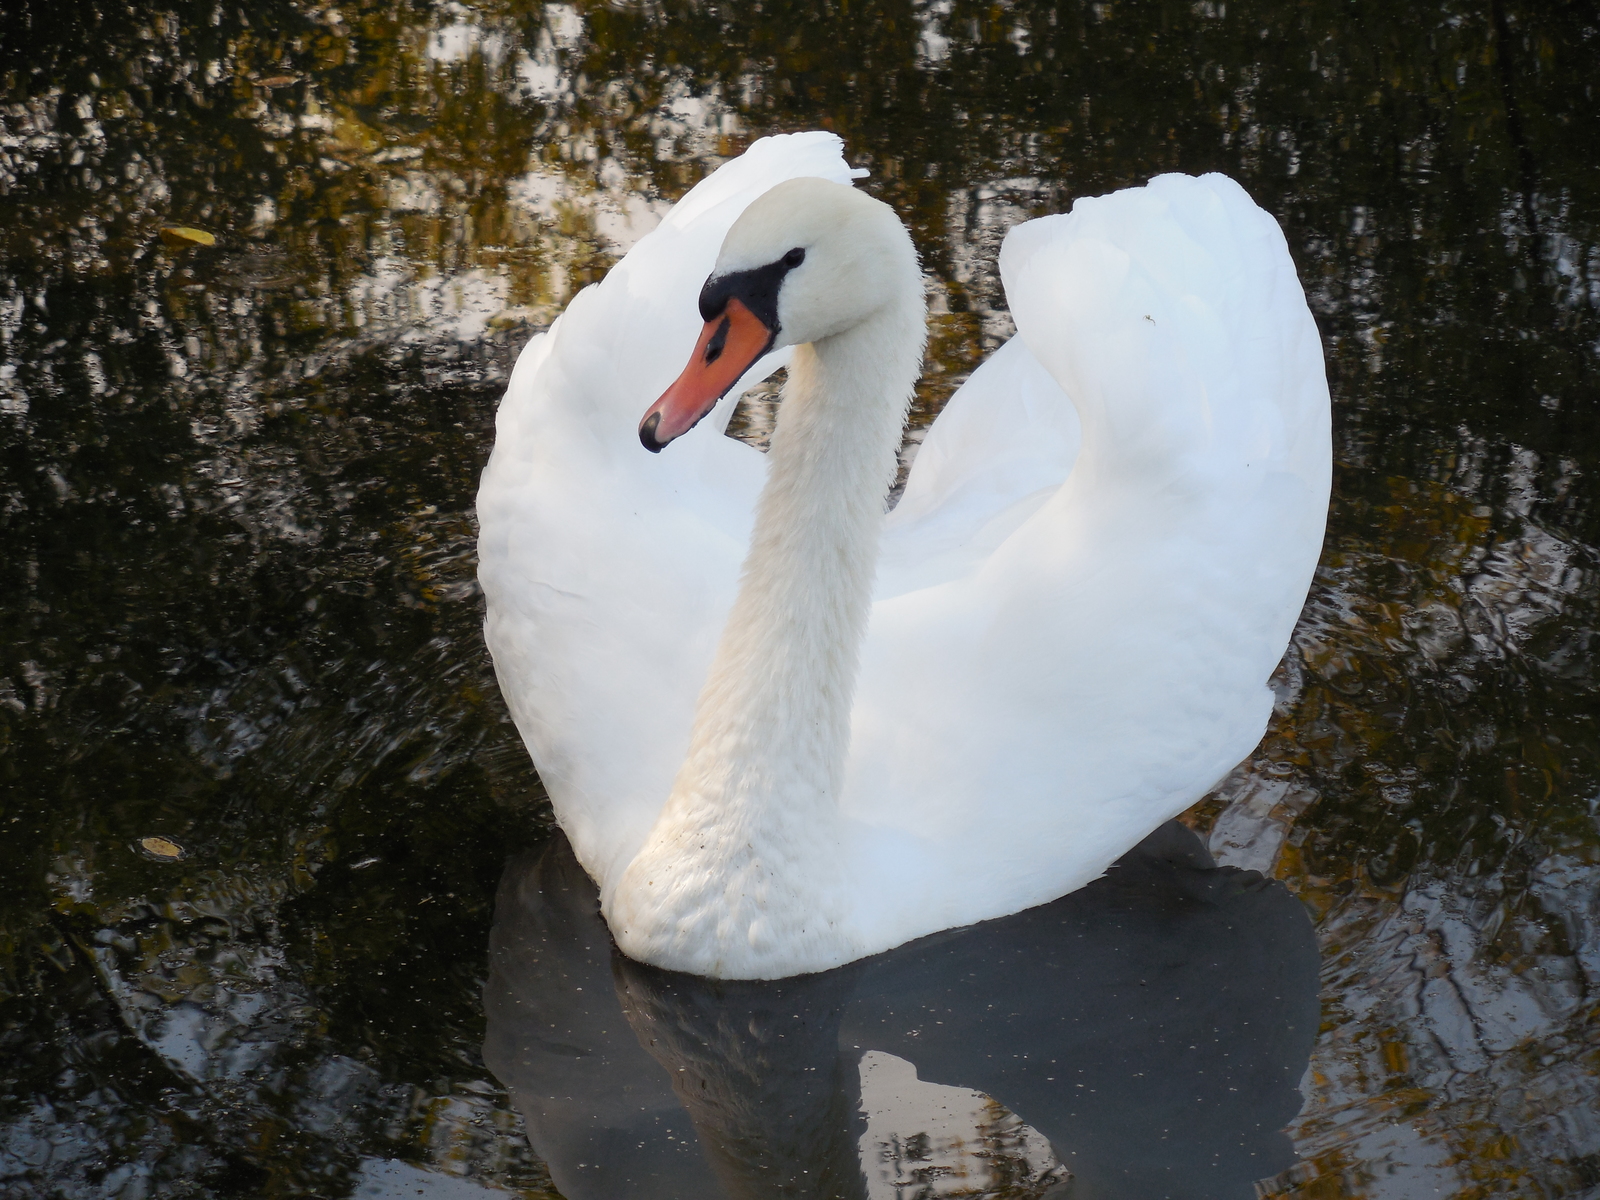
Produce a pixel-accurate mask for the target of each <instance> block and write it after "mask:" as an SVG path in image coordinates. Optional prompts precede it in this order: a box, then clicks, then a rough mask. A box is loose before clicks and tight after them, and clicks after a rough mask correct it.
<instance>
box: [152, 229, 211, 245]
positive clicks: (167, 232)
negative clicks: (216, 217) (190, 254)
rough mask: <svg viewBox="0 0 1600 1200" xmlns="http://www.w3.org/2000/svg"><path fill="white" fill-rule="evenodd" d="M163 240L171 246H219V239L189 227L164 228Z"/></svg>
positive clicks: (201, 230)
mask: <svg viewBox="0 0 1600 1200" xmlns="http://www.w3.org/2000/svg"><path fill="white" fill-rule="evenodd" d="M161 240H162V241H163V242H165V243H166V244H167V245H169V246H215V245H216V244H217V239H216V238H215V237H213V236H212V235H211V234H209V233H207V232H206V231H205V230H204V229H195V228H193V227H192V226H189V225H165V226H163V227H162V229H161Z"/></svg>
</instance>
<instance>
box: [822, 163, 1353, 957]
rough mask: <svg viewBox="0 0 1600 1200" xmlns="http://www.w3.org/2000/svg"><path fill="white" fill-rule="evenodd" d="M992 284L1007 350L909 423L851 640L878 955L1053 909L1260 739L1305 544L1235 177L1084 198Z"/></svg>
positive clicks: (1277, 350)
mask: <svg viewBox="0 0 1600 1200" xmlns="http://www.w3.org/2000/svg"><path fill="white" fill-rule="evenodd" d="M1001 270H1002V274H1003V276H1004V278H1005V283H1006V291H1007V295H1008V297H1009V300H1010V303H1011V306H1012V311H1013V314H1014V316H1015V318H1016V321H1017V325H1018V329H1019V335H1018V338H1017V339H1015V340H1014V341H1013V342H1012V343H1011V344H1010V345H1008V346H1007V347H1006V348H1005V349H1003V350H1002V351H1001V352H1000V353H999V354H998V355H996V356H995V359H994V360H993V361H992V362H991V363H990V364H987V365H986V366H985V368H984V369H983V370H981V371H979V372H978V373H976V374H974V376H973V378H972V379H971V380H970V381H969V383H968V385H967V387H966V388H964V389H963V391H962V393H960V394H958V396H957V397H956V398H955V399H954V400H953V401H952V402H951V405H950V407H949V408H948V409H947V411H946V414H942V415H941V416H940V418H939V420H938V421H936V422H935V423H934V426H933V429H932V430H931V432H930V435H929V438H928V441H927V442H926V443H925V446H924V454H927V453H928V451H929V450H930V449H931V450H934V451H936V452H937V453H935V454H934V455H932V456H930V457H929V458H928V459H926V460H924V459H923V458H922V457H921V456H919V461H918V463H917V465H916V467H915V468H914V469H913V471H912V476H911V480H910V482H909V485H908V487H907V489H906V499H905V501H904V502H902V509H903V510H904V511H903V512H902V511H901V510H896V513H895V514H894V519H893V520H892V521H891V527H890V530H889V535H888V538H887V542H886V557H885V568H886V569H885V571H884V573H883V576H882V577H881V579H880V587H879V592H878V599H877V601H876V603H875V606H874V610H873V615H872V620H871V625H870V628H869V632H868V636H867V640H866V643H865V645H864V647H863V654H862V671H861V678H860V683H859V685H858V690H857V696H856V706H855V711H854V714H853V735H852V746H851V757H850V763H849V766H848V768H847V779H846V786H845V793H844V797H843V803H844V807H845V810H846V812H847V814H848V816H849V817H850V818H851V819H852V820H853V821H854V822H855V825H854V831H855V838H856V846H857V853H858V854H859V862H858V864H857V867H856V871H857V874H858V876H859V877H860V878H861V879H862V880H863V881H864V882H863V886H864V888H866V889H867V892H868V894H867V895H866V896H864V897H863V900H862V902H861V904H860V911H861V912H862V914H863V921H864V922H865V923H866V924H867V925H868V926H869V928H868V929H867V930H866V931H865V936H866V940H867V941H868V942H869V943H873V944H879V945H892V944H894V943H895V942H898V941H902V940H904V939H905V938H907V937H913V936H916V935H917V934H919V933H923V932H927V931H930V930H934V929H940V928H946V927H950V926H955V925H960V924H964V923H967V922H971V921H974V920H980V919H983V918H987V917H993V916H997V915H1000V914H1003V913H1006V912H1011V911H1016V910H1019V909H1021V908H1024V907H1027V906H1029V905H1032V904H1036V903H1039V902H1041V901H1044V900H1047V899H1050V898H1051V897H1053V896H1056V895H1059V894H1062V893H1063V892H1065V891H1068V890H1070V889H1071V888H1074V887H1077V886H1079V885H1081V884H1083V883H1085V882H1087V881H1088V880H1089V879H1092V878H1094V877H1095V876H1096V875H1098V874H1099V873H1100V872H1101V871H1102V870H1103V869H1104V868H1105V866H1106V865H1107V864H1108V863H1110V862H1111V861H1112V860H1114V859H1115V858H1116V857H1117V856H1118V855H1119V854H1121V853H1122V852H1123V851H1125V850H1127V849H1128V848H1129V847H1130V846H1132V845H1133V844H1135V843H1136V842H1137V841H1138V840H1139V839H1140V838H1141V837H1142V836H1143V835H1144V834H1145V833H1147V832H1148V831H1149V830H1150V829H1152V828H1153V827H1155V826H1156V825H1157V824H1159V823H1160V822H1161V821H1163V820H1165V819H1167V818H1168V817H1171V816H1173V815H1175V814H1176V813H1178V812H1180V811H1182V809H1183V808H1185V807H1186V806H1187V805H1189V804H1190V803H1192V802H1193V801H1194V800H1195V799H1197V798H1198V797H1199V796H1200V795H1202V794H1203V793H1204V791H1205V790H1206V789H1207V788H1208V787H1209V786H1210V785H1211V784H1212V783H1214V782H1215V781H1216V780H1217V779H1218V778H1219V777H1220V776H1221V775H1222V774H1223V773H1224V772H1226V771H1227V770H1228V769H1229V768H1230V767H1231V766H1233V764H1234V763H1236V762H1237V761H1238V760H1239V759H1240V758H1242V757H1243V756H1244V755H1246V754H1247V753H1248V752H1249V751H1250V749H1251V748H1252V746H1253V745H1254V743H1255V742H1256V740H1257V739H1258V738H1259V737H1260V735H1261V732H1262V730H1263V728H1264V726H1265V723H1266V719H1267V715H1268V713H1269V711H1270V693H1269V692H1268V690H1267V688H1266V687H1265V683H1266V680H1267V677H1268V675H1269V674H1270V672H1271V670H1272V669H1273V667H1274V666H1275V665H1276V663H1277V661H1278V659H1279V657H1280V656H1281V655H1282V653H1283V650H1284V647H1285V645H1286V643H1287V641H1288V637H1289V634H1290V632H1291V630H1292V628H1293V625H1294V621H1295V618H1296V616H1297V615H1298V613H1299V610H1300V606H1301V604H1302V603H1303V601H1304V597H1305V593H1306V588H1307V586H1308V584H1309V582H1310V578H1311V573H1312V570H1313V569H1314V567H1315V565H1316V560H1317V556H1318V553H1319V550H1320V547H1321V542H1322V530H1323V523H1324V520H1325V516H1326V510H1327V498H1328V484H1329V474H1330V439H1329V418H1328V395H1327V385H1326V381H1325V377H1324V373H1323V364H1322V354H1321V345H1320V342H1319V340H1318V336H1317V331H1316V327H1315V324H1314V323H1313V321H1312V318H1311V315H1310V312H1309V311H1308V310H1307V308H1306V305H1305V300H1304V296H1303V293H1302V292H1301V289H1300V286H1299V282H1298V280H1297V278H1296V276H1295V271H1294V265H1293V263H1292V261H1291V260H1290V258H1289V253H1288V249H1287V246H1286V245H1285V243H1284V240H1283V235H1282V233H1281V231H1280V230H1279V229H1278V226H1277V224H1276V222H1275V221H1273V219H1272V218H1271V217H1270V216H1268V215H1267V214H1266V213H1264V212H1262V211H1261V210H1260V209H1258V208H1257V207H1256V206H1255V205H1254V204H1253V203H1252V202H1251V201H1250V199H1249V197H1248V196H1246V195H1245V193H1244V191H1243V189H1241V188H1240V187H1239V186H1238V185H1237V184H1235V183H1233V182H1232V181H1231V180H1228V179H1225V178H1223V177H1221V176H1216V175H1212V176H1206V177H1204V178H1201V179H1193V178H1189V177H1186V176H1163V177H1160V178H1158V179H1156V180H1153V181H1152V182H1151V183H1150V184H1149V185H1148V186H1147V187H1144V188H1134V189H1130V190H1128V191H1124V192H1118V193H1116V194H1114V195H1111V196H1104V197H1099V198H1095V199H1090V200H1080V201H1079V202H1078V203H1077V204H1076V205H1075V206H1074V208H1073V211H1072V213H1070V214H1068V215H1063V216H1058V217H1047V218H1044V219H1042V220H1039V221H1033V222H1029V223H1027V224H1025V225H1022V226H1019V227H1018V228H1017V229H1015V230H1013V231H1012V233H1011V235H1010V236H1009V237H1008V239H1007V241H1006V245H1005V248H1004V249H1003V250H1002V253H1001ZM1051 383H1053V384H1054V390H1053V391H1052V389H1051ZM1067 397H1070V400H1071V404H1072V405H1073V407H1075V409H1076V410H1077V414H1078V417H1079V420H1080V422H1081V428H1082V443H1081V447H1080V448H1079V450H1078V452H1077V457H1076V461H1075V462H1074V463H1072V464H1071V466H1070V473H1069V472H1068V465H1067V463H1068V459H1069V457H1070V445H1071V440H1072V438H1071V432H1070V430H1071V425H1072V422H1071V420H1070V418H1069V417H1068V416H1067V415H1066V414H1065V411H1064V410H1063V409H1062V407H1061V403H1062V401H1063V400H1064V399H1066V398H1067ZM947 418H949V420H950V424H949V425H948V426H947V427H944V428H941V426H944V425H945V422H946V420H947ZM1018 429H1020V430H1022V431H1023V432H1022V436H1020V437H1019V436H1018V435H1017V432H1016V431H1017V430H1018ZM924 472H926V474H924ZM908 505H909V506H910V507H908Z"/></svg>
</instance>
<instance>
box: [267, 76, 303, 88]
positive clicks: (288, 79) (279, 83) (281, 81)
mask: <svg viewBox="0 0 1600 1200" xmlns="http://www.w3.org/2000/svg"><path fill="white" fill-rule="evenodd" d="M256 82H257V83H259V84H260V85H261V86H262V87H269V88H281V87H288V86H289V85H290V84H291V83H299V82H300V76H298V75H268V76H267V77H266V78H264V79H258V80H256Z"/></svg>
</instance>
